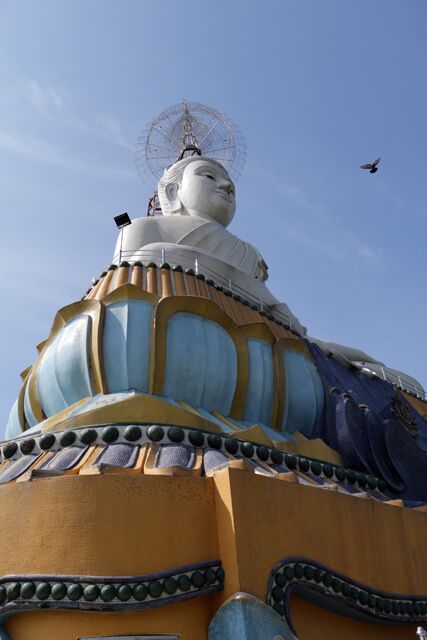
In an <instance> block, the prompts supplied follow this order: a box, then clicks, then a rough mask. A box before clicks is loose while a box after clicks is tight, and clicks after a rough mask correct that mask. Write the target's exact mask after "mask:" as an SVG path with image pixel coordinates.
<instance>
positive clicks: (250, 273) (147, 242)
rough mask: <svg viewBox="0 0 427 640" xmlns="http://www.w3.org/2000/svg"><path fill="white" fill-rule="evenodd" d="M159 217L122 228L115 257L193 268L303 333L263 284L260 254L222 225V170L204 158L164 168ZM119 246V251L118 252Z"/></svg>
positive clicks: (225, 207) (227, 207) (228, 190)
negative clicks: (227, 286)
mask: <svg viewBox="0 0 427 640" xmlns="http://www.w3.org/2000/svg"><path fill="white" fill-rule="evenodd" d="M158 195H159V201H160V205H161V209H162V213H163V216H154V217H146V218H138V219H136V220H133V221H132V224H131V225H129V226H128V227H125V228H124V229H123V237H122V238H121V239H120V238H119V241H118V243H117V246H116V252H115V256H116V262H117V261H118V258H117V256H120V257H121V258H122V259H125V260H127V261H129V262H132V261H137V260H143V261H144V262H147V261H150V260H152V261H154V262H156V263H160V261H162V259H165V260H166V261H167V262H169V263H171V264H180V265H181V266H182V267H184V268H193V269H194V268H195V265H197V268H198V269H199V270H200V272H201V273H203V274H204V275H206V277H208V278H209V277H212V279H213V280H215V281H217V282H219V283H220V284H223V283H224V282H225V283H227V285H229V286H231V287H235V291H236V292H237V293H241V295H242V297H244V293H243V292H245V293H246V294H249V295H248V297H250V298H253V299H254V300H255V301H257V302H261V303H263V304H265V305H268V306H269V307H270V308H271V309H272V311H273V312H275V311H276V312H280V313H283V314H284V315H286V316H287V317H288V318H289V319H290V323H291V326H292V328H293V329H295V330H296V331H298V332H300V333H302V334H304V333H305V332H306V330H305V328H304V327H302V325H301V324H300V322H299V321H298V319H297V318H296V317H295V316H294V315H293V314H292V313H291V311H290V310H289V307H288V306H287V305H286V304H284V303H279V301H278V300H277V299H276V298H275V297H274V296H273V295H272V294H271V292H270V291H269V290H268V288H267V287H266V286H265V284H264V282H265V281H266V280H267V278H268V273H267V271H268V267H267V264H266V262H265V260H264V259H263V257H262V256H261V254H260V253H259V251H258V250H257V249H256V248H255V247H254V246H253V245H251V244H249V243H248V242H245V241H244V240H240V239H239V238H237V237H236V236H234V235H233V234H231V233H230V232H229V231H227V229H226V227H227V226H228V225H229V224H230V222H231V221H232V219H233V217H234V213H235V210H236V192H235V187H234V184H233V181H232V179H231V178H230V176H229V175H228V173H227V171H226V170H225V169H224V167H223V166H222V165H221V164H219V163H218V162H216V161H215V160H212V159H211V158H206V157H203V156H192V157H188V158H184V159H183V160H180V161H178V162H176V163H175V164H173V165H172V166H171V167H169V168H168V169H166V170H165V173H164V175H163V177H162V178H161V179H160V181H159V184H158ZM120 247H121V250H120Z"/></svg>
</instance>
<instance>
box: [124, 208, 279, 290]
mask: <svg viewBox="0 0 427 640" xmlns="http://www.w3.org/2000/svg"><path fill="white" fill-rule="evenodd" d="M160 243H165V245H166V244H175V245H179V247H180V248H181V247H189V248H191V249H195V250H197V252H198V253H200V254H201V257H202V256H203V254H204V255H207V256H212V257H214V258H215V259H216V260H220V261H222V262H224V263H225V264H226V265H230V266H232V267H235V268H236V269H239V270H240V271H243V272H244V273H246V274H247V275H249V276H252V277H253V278H256V279H258V280H262V281H264V280H266V279H267V265H266V263H265V262H264V260H263V258H262V256H261V254H260V253H259V251H258V250H257V249H256V248H255V247H254V246H253V245H251V244H249V242H245V241H244V240H240V239H239V238H238V237H237V236H235V235H233V234H232V233H230V232H229V231H227V229H225V228H224V227H223V226H222V225H220V224H218V223H217V222H215V221H211V220H206V219H204V218H201V217H195V216H183V215H175V216H173V215H172V216H165V217H160V216H159V217H153V218H138V219H136V220H133V221H132V224H131V225H129V226H128V227H125V228H124V230H123V245H122V252H121V257H122V259H124V260H128V261H130V262H132V261H135V260H140V259H141V251H142V250H149V249H150V246H151V245H155V248H156V249H157V250H159V249H161V245H160ZM169 250H170V248H169ZM165 252H166V249H165ZM119 253H120V238H119V241H118V243H117V246H116V253H115V258H116V260H117V256H118V255H119ZM144 254H145V251H144ZM166 261H168V258H167V255H166ZM220 275H223V274H220Z"/></svg>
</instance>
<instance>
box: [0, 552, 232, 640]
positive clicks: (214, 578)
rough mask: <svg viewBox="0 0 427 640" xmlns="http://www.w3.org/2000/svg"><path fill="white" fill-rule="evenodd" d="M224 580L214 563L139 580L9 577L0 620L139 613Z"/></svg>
mask: <svg viewBox="0 0 427 640" xmlns="http://www.w3.org/2000/svg"><path fill="white" fill-rule="evenodd" d="M223 582H224V570H223V569H222V567H221V562H220V561H219V560H213V561H207V562H201V563H198V564H192V565H187V566H184V567H178V568H175V569H170V570H168V571H163V572H161V573H156V574H149V575H144V576H69V575H10V576H4V577H2V578H0V617H7V616H8V615H11V614H12V613H13V612H14V611H15V610H16V611H28V610H37V609H82V610H90V611H121V610H138V611H140V610H142V609H148V608H151V607H157V606H162V605H166V604H171V603H175V602H178V601H180V600H187V599H189V598H196V597H198V596H202V595H205V594H207V593H212V592H214V591H221V590H222V589H223ZM0 637H1V636H0Z"/></svg>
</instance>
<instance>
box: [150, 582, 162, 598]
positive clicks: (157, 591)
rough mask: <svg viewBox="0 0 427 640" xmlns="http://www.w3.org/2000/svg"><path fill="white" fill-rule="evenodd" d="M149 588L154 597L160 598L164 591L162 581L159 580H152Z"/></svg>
mask: <svg viewBox="0 0 427 640" xmlns="http://www.w3.org/2000/svg"><path fill="white" fill-rule="evenodd" d="M148 590H149V592H150V596H151V597H152V598H160V596H161V595H162V593H163V586H162V583H161V582H159V581H158V580H154V581H153V582H150V584H149V585H148Z"/></svg>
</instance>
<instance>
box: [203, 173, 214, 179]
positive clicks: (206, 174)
mask: <svg viewBox="0 0 427 640" xmlns="http://www.w3.org/2000/svg"><path fill="white" fill-rule="evenodd" d="M205 178H209V180H215V178H214V176H213V175H211V174H210V173H205Z"/></svg>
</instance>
